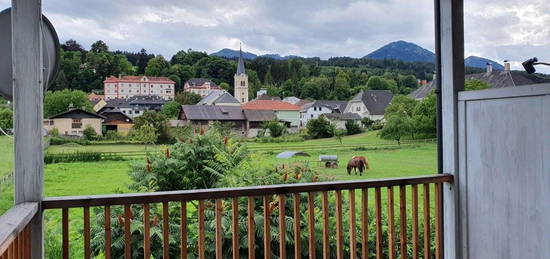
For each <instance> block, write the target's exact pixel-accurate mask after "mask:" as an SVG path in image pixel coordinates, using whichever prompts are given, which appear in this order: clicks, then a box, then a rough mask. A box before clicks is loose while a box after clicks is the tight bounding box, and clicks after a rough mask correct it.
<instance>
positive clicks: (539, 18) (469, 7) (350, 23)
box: [0, 0, 550, 72]
mask: <svg viewBox="0 0 550 259" xmlns="http://www.w3.org/2000/svg"><path fill="white" fill-rule="evenodd" d="M547 1H548V0H522V1H520V0H483V1H482V0H465V13H466V16H465V31H466V56H468V55H478V56H483V57H487V58H490V59H493V60H495V61H498V62H502V61H503V60H505V59H509V60H511V61H512V64H513V67H514V68H517V69H519V68H520V64H519V63H520V62H521V61H522V60H525V59H527V58H530V57H533V56H537V57H539V59H541V60H543V59H544V60H546V61H550V5H549V4H548V3H547ZM10 2H11V0H0V9H3V8H5V7H8V6H9V5H10ZM42 2H43V11H44V13H45V14H46V16H47V17H48V18H49V19H50V20H51V21H52V23H53V24H54V26H55V27H56V30H57V32H58V34H59V37H60V39H61V40H62V41H65V40H68V39H75V40H77V41H78V42H80V43H81V44H82V45H84V46H85V47H86V48H89V46H90V45H91V43H93V42H94V41H96V40H99V39H101V40H103V41H105V42H107V44H108V45H109V47H110V48H111V49H121V50H129V51H138V50H139V49H141V48H142V47H143V48H145V49H147V50H148V52H152V53H156V54H163V55H164V56H166V57H168V58H169V57H171V55H173V54H174V53H175V52H176V51H178V50H181V49H184V50H187V49H189V48H191V49H194V50H200V51H206V52H208V53H212V52H215V51H217V50H220V49H222V48H233V49H237V48H238V47H239V43H240V42H242V43H243V48H244V49H245V50H246V51H250V52H253V53H257V54H266V53H278V54H281V55H290V54H293V55H301V56H319V57H321V58H329V57H333V56H351V57H362V56H364V55H366V54H368V53H369V52H371V51H373V50H375V49H377V48H379V47H380V46H382V45H384V44H386V43H389V42H391V41H395V40H400V39H401V40H406V41H410V42H414V43H416V44H418V45H420V46H422V47H425V48H427V49H430V50H432V51H433V49H434V39H433V0H414V1H411V0H362V1H361V0H359V1H350V0H322V1H319V0H294V1H288V0H277V1H272V0H201V1H192V0H162V1H161V0H114V1H113V0H73V1H70V0H69V1H68V0H43V1H42ZM546 71H549V72H550V70H546Z"/></svg>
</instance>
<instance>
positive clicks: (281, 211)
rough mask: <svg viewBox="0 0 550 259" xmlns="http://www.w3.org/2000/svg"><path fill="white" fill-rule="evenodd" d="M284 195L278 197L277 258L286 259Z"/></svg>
mask: <svg viewBox="0 0 550 259" xmlns="http://www.w3.org/2000/svg"><path fill="white" fill-rule="evenodd" d="M285 205H286V203H285V195H284V194H280V195H279V258H281V259H285V258H286V215H285V209H286V208H285Z"/></svg>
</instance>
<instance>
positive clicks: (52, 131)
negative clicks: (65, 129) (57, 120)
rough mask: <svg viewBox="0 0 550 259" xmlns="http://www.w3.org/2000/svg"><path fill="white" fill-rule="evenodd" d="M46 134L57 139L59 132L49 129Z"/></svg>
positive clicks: (55, 129)
mask: <svg viewBox="0 0 550 259" xmlns="http://www.w3.org/2000/svg"><path fill="white" fill-rule="evenodd" d="M48 134H49V135H50V136H52V137H54V138H59V130H58V129H57V128H53V129H51V130H50V132H48Z"/></svg>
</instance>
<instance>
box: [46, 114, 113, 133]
mask: <svg viewBox="0 0 550 259" xmlns="http://www.w3.org/2000/svg"><path fill="white" fill-rule="evenodd" d="M104 119H105V117H104V116H102V115H99V114H96V113H92V112H88V111H85V110H82V109H71V110H68V111H66V112H63V113H60V114H57V115H54V116H51V117H49V118H47V119H44V129H46V130H47V131H51V130H52V129H54V128H56V129H57V130H58V131H59V134H60V135H63V136H77V137H82V135H83V133H84V129H85V128H86V126H88V125H90V126H91V127H92V128H93V129H94V130H95V132H96V133H97V134H98V135H101V123H102V122H103V120H104Z"/></svg>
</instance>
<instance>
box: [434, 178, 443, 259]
mask: <svg viewBox="0 0 550 259" xmlns="http://www.w3.org/2000/svg"><path fill="white" fill-rule="evenodd" d="M441 188H442V184H441V183H436V184H435V258H436V259H441V243H442V242H441V227H442V226H441V217H442V216H441V213H442V210H441V209H442V208H441V206H442V204H441V191H442V190H441Z"/></svg>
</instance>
